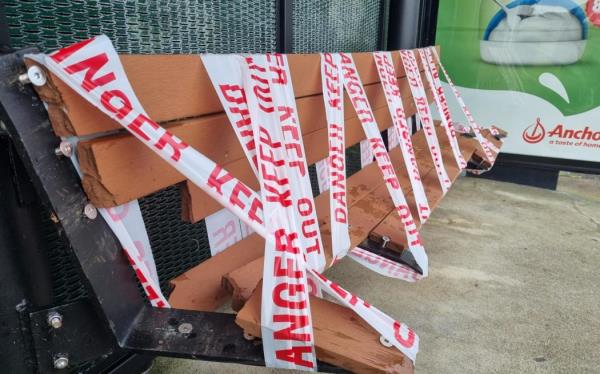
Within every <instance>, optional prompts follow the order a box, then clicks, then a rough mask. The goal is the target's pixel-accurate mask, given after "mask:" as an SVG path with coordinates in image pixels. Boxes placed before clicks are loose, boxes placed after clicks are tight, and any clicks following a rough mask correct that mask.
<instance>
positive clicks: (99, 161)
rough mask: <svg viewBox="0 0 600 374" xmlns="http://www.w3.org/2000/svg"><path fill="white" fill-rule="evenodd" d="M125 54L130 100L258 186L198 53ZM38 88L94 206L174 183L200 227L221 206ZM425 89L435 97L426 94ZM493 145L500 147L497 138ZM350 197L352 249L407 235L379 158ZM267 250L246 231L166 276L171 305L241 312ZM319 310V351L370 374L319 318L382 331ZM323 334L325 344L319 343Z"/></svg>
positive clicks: (358, 130) (323, 146)
mask: <svg viewBox="0 0 600 374" xmlns="http://www.w3.org/2000/svg"><path fill="white" fill-rule="evenodd" d="M120 57H121V60H122V63H123V66H124V68H125V71H126V73H127V76H128V78H129V80H130V82H131V84H132V86H133V89H134V90H135V92H136V95H137V96H138V98H139V99H140V102H141V103H142V105H143V106H144V108H145V109H146V111H147V112H148V114H149V116H150V117H151V118H153V119H154V120H155V121H157V122H159V123H160V124H161V125H162V126H164V127H166V128H168V129H169V130H170V131H171V132H172V133H174V134H175V135H177V136H179V137H180V138H181V139H183V140H184V141H185V142H186V143H188V144H189V145H190V146H192V147H194V148H196V149H197V150H198V151H200V152H202V153H203V154H204V155H206V156H207V157H209V158H211V159H212V160H213V161H215V162H217V163H218V164H220V165H222V166H223V167H224V168H225V169H227V170H228V171H229V172H231V173H232V174H233V175H234V176H236V177H237V178H239V179H240V180H242V181H243V182H244V183H246V184H247V185H248V186H250V187H252V188H254V189H258V182H257V180H256V177H255V175H254V173H253V172H252V169H251V167H250V165H249V163H248V161H247V159H246V157H245V155H244V152H243V150H242V148H241V146H240V144H239V142H238V140H237V137H236V136H235V134H234V132H233V130H232V128H231V126H230V124H229V121H228V119H227V116H226V115H225V114H224V113H223V109H222V107H221V104H220V102H219V100H218V97H217V94H216V92H215V90H214V88H213V86H212V84H211V82H210V79H209V78H208V75H207V72H206V70H205V68H204V66H203V65H202V61H201V59H200V58H199V57H198V56H137V55H122V56H120ZM353 57H354V61H355V63H356V66H357V69H358V72H359V75H360V77H361V79H362V81H363V84H364V86H365V92H366V94H367V97H368V99H369V101H370V104H371V106H372V108H373V111H374V115H375V117H376V120H377V123H378V125H379V130H381V131H384V130H386V129H388V128H390V127H391V125H392V122H391V117H390V115H389V110H388V107H387V103H386V100H385V96H384V93H383V90H382V87H381V84H380V83H379V75H378V73H377V69H376V66H375V62H374V60H373V56H372V54H370V53H355V54H353ZM288 60H289V64H290V69H291V71H292V81H293V86H294V91H295V96H296V101H297V108H298V115H299V119H300V124H301V128H302V133H303V139H304V144H305V148H306V156H307V162H308V164H309V165H311V164H314V163H315V162H316V161H319V160H321V159H324V158H326V157H327V155H328V146H327V144H328V140H327V127H326V121H325V108H324V104H323V96H322V92H321V77H320V60H319V55H290V56H288ZM393 60H394V61H393V62H394V65H395V69H396V72H397V75H398V77H397V78H398V86H399V87H400V90H401V95H402V98H403V104H404V108H405V112H406V114H407V116H411V115H414V114H415V111H416V110H415V107H414V103H413V101H412V100H411V93H410V89H409V87H408V84H407V79H406V75H405V72H404V68H403V66H402V64H401V63H400V58H399V55H398V53H394V54H393ZM28 64H29V65H32V64H34V62H32V61H28ZM37 90H38V93H39V95H40V97H41V98H42V99H43V100H44V101H45V102H46V104H47V105H48V113H49V117H50V120H51V122H52V125H53V129H54V131H55V133H56V135H57V136H64V137H67V136H77V137H80V138H82V140H81V141H80V142H79V144H78V147H77V156H78V160H79V162H80V166H81V171H82V174H83V179H82V185H83V187H84V189H85V191H86V193H87V195H88V197H89V199H90V201H91V202H92V203H93V204H94V205H96V206H98V207H112V206H116V205H119V204H123V203H125V202H128V201H131V200H134V199H139V198H142V197H144V196H147V195H149V194H151V193H154V192H156V191H159V190H162V189H164V188H166V187H168V186H171V185H174V184H179V185H180V187H181V193H182V201H183V204H182V219H184V220H188V221H190V222H197V221H199V220H201V219H204V218H205V217H207V216H208V215H210V214H212V213H215V212H217V211H218V210H220V209H221V206H220V205H219V204H218V203H217V202H216V201H214V200H212V199H211V198H209V197H208V195H206V194H205V193H204V192H203V191H201V190H200V189H199V188H197V187H196V186H195V185H193V184H192V183H190V182H188V181H186V180H185V178H184V177H183V176H182V175H181V174H179V173H178V172H177V171H175V170H174V169H173V168H171V167H170V166H169V165H168V164H167V163H165V162H164V161H162V160H161V159H160V158H159V157H158V156H156V155H155V154H153V153H152V152H151V151H150V150H148V149H146V148H145V146H144V145H143V144H141V143H140V142H138V141H137V140H136V139H135V138H134V137H133V136H131V135H129V134H127V133H125V132H124V131H122V130H121V127H120V126H119V125H118V124H117V123H116V122H114V121H113V120H111V119H110V118H109V117H107V116H105V115H103V114H102V113H101V112H100V111H99V110H97V109H96V108H95V107H93V106H92V105H91V104H89V103H88V102H87V101H85V100H84V99H83V98H81V97H80V96H79V95H78V94H76V93H75V92H74V91H73V90H71V89H70V88H69V87H68V86H67V85H66V84H64V83H63V82H62V81H60V80H59V79H57V78H56V77H55V76H53V75H52V74H50V73H48V84H46V85H45V86H42V87H38V88H37ZM428 96H429V99H430V102H431V95H430V93H428ZM344 116H345V131H346V147H350V146H352V145H354V144H357V143H359V142H360V141H361V140H363V139H365V134H364V132H363V130H362V127H361V124H360V121H359V119H358V117H357V116H356V113H355V112H354V109H353V108H352V105H351V104H350V103H349V101H348V98H346V103H345V115H344ZM436 127H437V131H438V138H439V139H440V143H441V147H442V151H443V156H444V164H445V166H446V169H447V171H448V173H449V175H450V177H451V179H452V180H453V181H454V180H455V179H456V178H457V177H458V176H459V174H460V171H459V170H458V168H457V166H456V164H455V162H454V160H453V158H452V155H451V149H450V144H449V141H448V139H447V137H446V135H445V132H444V131H443V129H441V127H439V126H436ZM486 136H487V138H488V139H490V141H493V142H496V140H495V139H494V138H493V137H492V136H491V135H490V134H489V133H486ZM412 139H413V145H414V150H415V153H416V155H417V159H418V165H419V170H420V172H421V176H422V179H423V183H424V186H425V190H426V194H427V198H428V200H429V202H430V206H431V208H432V209H433V208H434V207H435V206H436V205H437V204H438V203H439V201H440V200H441V198H442V196H443V194H442V191H441V188H440V186H439V182H438V180H437V176H436V174H435V171H434V167H433V161H432V159H431V156H430V154H429V151H428V148H427V144H426V141H425V137H424V135H423V133H422V131H419V132H417V133H415V134H414V135H413V138H412ZM459 142H460V146H461V150H462V152H463V156H464V158H465V159H466V160H470V159H478V160H481V159H482V157H483V156H482V155H483V151H482V149H481V147H480V146H479V144H478V142H477V141H476V140H474V139H472V138H468V137H460V139H459ZM496 145H498V146H499V143H498V144H496ZM390 157H391V159H392V162H393V164H394V166H395V168H396V172H397V173H398V177H399V179H400V180H401V185H402V189H403V191H404V193H405V195H406V197H407V200H408V201H409V205H410V206H411V209H412V210H413V212H414V211H415V207H414V200H413V198H412V194H411V186H410V183H409V180H408V175H407V171H406V170H405V168H404V163H403V161H402V154H401V152H400V150H399V149H398V148H396V149H393V150H391V152H390ZM315 203H316V210H317V214H318V217H319V226H320V229H321V233H322V238H323V244H324V246H325V253H326V255H327V256H329V258H331V237H330V230H329V205H328V204H329V198H328V192H325V193H323V194H321V195H319V196H318V197H317V198H316V201H315ZM348 204H349V215H350V220H349V221H350V225H351V227H350V235H351V240H352V245H353V246H356V245H358V244H360V243H361V242H363V241H364V240H366V239H367V238H369V237H371V238H372V239H377V238H382V237H384V236H385V237H388V238H390V239H391V241H390V243H389V244H388V248H390V249H392V250H395V251H396V252H397V253H401V252H402V248H403V241H404V238H403V235H402V234H401V232H402V230H399V228H400V227H402V226H401V225H402V223H401V222H400V221H399V219H398V217H397V216H396V214H395V213H394V212H393V208H394V207H393V205H392V202H391V200H390V199H389V195H388V193H387V190H386V187H385V184H384V182H383V179H382V178H381V175H380V172H379V170H378V168H377V165H376V164H374V163H373V164H371V165H368V166H367V167H365V168H363V169H362V170H360V171H359V172H357V173H356V174H354V175H352V176H350V177H349V178H348ZM414 213H416V212H414ZM414 213H413V214H414ZM392 228H394V229H392ZM263 248H264V242H263V239H262V238H260V237H259V236H258V235H256V234H254V235H250V236H248V237H247V238H245V239H244V240H242V241H240V242H238V243H236V244H234V245H233V246H232V247H230V248H229V249H227V250H226V251H225V252H222V253H220V254H218V255H216V256H214V257H212V258H210V259H209V260H207V261H205V262H203V263H201V264H199V265H198V266H196V267H194V268H192V269H189V270H188V271H186V272H185V273H183V274H181V275H180V276H178V277H177V278H175V279H173V280H172V284H173V285H174V286H175V287H174V290H173V292H172V294H171V296H170V302H171V303H172V306H173V307H176V308H182V309H192V310H204V311H210V310H215V309H217V308H218V307H220V306H221V305H223V304H224V303H225V302H226V301H227V299H228V291H229V292H232V293H233V294H234V296H235V297H234V300H235V305H234V306H235V307H236V309H239V308H241V307H242V306H243V304H244V302H246V300H248V298H250V296H251V295H252V293H253V291H254V290H255V289H256V287H257V285H258V283H259V282H260V275H261V274H262V252H263ZM328 263H329V261H328ZM223 284H224V286H223ZM257 293H259V292H257ZM257 297H260V295H259V296H255V299H256V298H257ZM255 303H256V301H254V303H247V304H246V308H245V310H246V312H247V313H250V314H247V313H246V314H243V315H242V316H245V315H248V316H250V317H248V318H256V310H255V309H248V308H251V307H252V306H253V305H254V306H255V305H260V302H258V304H255ZM314 305H315V307H314V308H313V316H314V319H315V326H316V330H317V351H318V352H320V355H319V358H320V359H323V360H325V361H327V362H331V363H334V364H336V365H339V366H340V367H343V368H346V369H348V370H352V371H359V372H365V371H368V370H367V369H368V368H372V369H373V370H375V369H374V366H373V365H375V363H369V362H363V361H360V362H356V360H353V359H352V358H351V357H350V352H348V351H346V349H345V347H346V346H347V344H349V342H348V341H347V340H346V338H345V337H344V336H342V335H340V334H336V333H335V331H334V330H330V329H319V327H318V326H319V324H318V323H319V321H321V320H322V319H321V318H322V316H324V315H327V314H331V315H338V314H339V315H340V320H339V322H340V326H345V327H343V328H348V329H352V331H351V332H348V334H349V335H354V336H360V334H361V333H365V334H366V333H368V334H370V335H372V336H373V337H375V336H376V335H377V334H376V333H375V332H374V330H372V329H371V328H370V327H368V325H365V324H362V323H356V320H358V317H356V316H354V315H353V312H352V311H350V310H344V311H343V312H341V311H340V310H339V308H340V307H339V306H337V305H335V304H333V303H330V302H328V301H323V300H321V301H315V302H314ZM239 320H240V324H241V325H242V326H243V327H244V329H246V330H247V331H249V332H251V333H252V334H254V335H256V334H257V332H256V328H257V327H256V324H254V325H252V324H248V323H247V321H248V319H242V318H241V316H240V319H239ZM258 320H259V319H258ZM243 321H245V322H243ZM344 321H346V322H344ZM348 321H354V322H353V323H348ZM360 331H363V332H360ZM357 334H358V335H357ZM319 340H320V341H321V343H320V342H319ZM326 341H327V342H328V343H327V344H330V345H329V346H325V342H326ZM366 344H367V345H368V347H369V348H368V349H371V350H374V351H386V353H385V354H383V355H382V356H381V357H380V361H381V362H379V363H378V364H377V365H383V366H382V367H385V366H386V365H388V364H390V365H392V366H393V365H400V366H399V367H402V368H403V370H407V371H406V372H410V371H412V363H410V360H406V359H405V358H404V357H403V355H402V354H401V353H400V352H399V351H397V350H395V349H388V348H385V347H382V346H380V345H379V341H378V340H376V339H371V340H369V341H368V342H367V343H366ZM376 357H379V356H376ZM406 363H409V364H410V365H409V366H410V367H409V366H407V365H406ZM403 365H404V366H403ZM373 372H374V371H373ZM402 372H404V371H402Z"/></svg>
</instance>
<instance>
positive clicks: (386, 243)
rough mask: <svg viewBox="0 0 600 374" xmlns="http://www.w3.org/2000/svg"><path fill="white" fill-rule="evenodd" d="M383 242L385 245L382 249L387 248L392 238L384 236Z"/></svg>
mask: <svg viewBox="0 0 600 374" xmlns="http://www.w3.org/2000/svg"><path fill="white" fill-rule="evenodd" d="M381 240H383V244H382V245H381V248H385V247H386V246H387V245H388V243H389V242H390V238H389V237H388V236H383V237H382V238H381Z"/></svg>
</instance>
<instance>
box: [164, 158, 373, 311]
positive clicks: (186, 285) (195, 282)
mask: <svg viewBox="0 0 600 374" xmlns="http://www.w3.org/2000/svg"><path fill="white" fill-rule="evenodd" d="M381 183H383V178H381V173H380V172H379V170H378V168H377V165H375V164H370V165H368V166H366V167H365V168H363V169H362V170H360V171H359V172H357V173H356V174H354V175H353V176H351V177H350V178H348V181H347V190H348V199H347V201H348V205H349V206H351V205H353V204H354V203H356V202H357V201H360V200H361V199H363V198H364V197H365V196H366V195H368V194H369V193H370V192H371V191H373V190H374V189H375V188H376V187H377V186H378V185H379V184H381ZM315 210H316V212H317V217H319V229H320V230H321V238H322V240H323V245H324V246H325V249H324V250H325V253H326V255H327V257H328V258H329V259H328V263H329V262H330V260H331V229H330V222H329V221H330V220H329V191H326V192H324V193H322V194H320V195H319V196H317V197H316V198H315ZM365 237H366V234H365ZM362 239H364V237H363V238H362ZM362 239H361V240H362ZM355 240H356V239H355ZM257 248H259V250H258V251H257ZM263 250H264V240H263V238H262V237H260V236H259V235H258V234H251V235H249V236H248V237H246V238H244V239H243V240H241V241H239V242H237V243H236V244H234V245H233V246H231V247H229V248H228V249H227V250H226V251H224V252H221V253H219V254H217V255H216V256H214V257H211V258H209V259H208V260H206V261H204V262H202V263H200V264H198V265H196V266H195V267H193V268H192V269H190V270H188V271H186V272H185V273H184V274H182V275H180V276H179V277H177V278H175V279H174V280H173V281H172V283H173V285H174V286H175V289H174V290H173V292H172V293H171V296H170V298H169V302H170V303H171V304H173V306H175V307H177V308H182V309H191V310H203V311H212V310H215V309H217V308H218V307H220V306H221V305H222V304H223V303H224V302H225V301H226V299H227V294H226V293H225V292H224V291H223V289H222V288H221V279H222V278H223V277H224V276H225V275H227V274H229V273H230V272H232V271H234V270H235V269H237V268H240V267H242V266H244V265H245V264H248V263H250V262H251V261H252V260H254V259H257V258H260V259H261V260H260V261H261V262H260V266H261V267H260V269H258V270H256V271H257V273H256V274H255V275H256V276H257V278H256V280H250V281H243V282H242V281H240V282H239V284H238V286H239V287H244V285H246V284H247V285H250V286H248V289H254V286H256V284H257V282H258V281H259V280H260V278H261V276H262V255H263ZM200 285H201V286H200ZM238 286H236V287H238Z"/></svg>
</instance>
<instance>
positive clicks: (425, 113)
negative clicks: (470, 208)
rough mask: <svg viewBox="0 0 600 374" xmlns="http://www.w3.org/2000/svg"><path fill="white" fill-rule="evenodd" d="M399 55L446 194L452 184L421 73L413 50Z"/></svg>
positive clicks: (404, 51)
mask: <svg viewBox="0 0 600 374" xmlns="http://www.w3.org/2000/svg"><path fill="white" fill-rule="evenodd" d="M400 57H401V59H402V64H403V65H404V70H405V71H406V77H407V79H408V85H409V87H410V91H411V93H412V97H413V101H414V103H415V107H416V108H417V114H418V115H419V119H420V120H421V124H422V125H423V130H424V132H425V138H426V139H427V145H428V146H429V152H430V153H431V158H432V159H433V165H434V167H435V171H436V173H437V176H438V179H439V181H440V186H441V187H442V192H443V193H444V194H446V192H448V190H449V189H450V187H451V186H452V182H451V181H450V178H448V173H447V172H446V168H445V166H444V160H443V159H442V149H441V147H440V143H439V141H438V138H437V134H436V132H435V127H434V124H433V117H432V116H431V111H430V110H429V101H428V100H427V95H426V94H425V87H424V86H423V82H422V81H421V73H420V72H419V67H418V65H417V60H416V58H415V55H414V52H413V51H411V50H403V51H400Z"/></svg>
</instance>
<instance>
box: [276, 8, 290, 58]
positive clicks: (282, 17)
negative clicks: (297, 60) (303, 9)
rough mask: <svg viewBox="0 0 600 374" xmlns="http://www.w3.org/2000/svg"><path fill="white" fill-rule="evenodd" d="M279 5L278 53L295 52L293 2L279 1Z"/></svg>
mask: <svg viewBox="0 0 600 374" xmlns="http://www.w3.org/2000/svg"><path fill="white" fill-rule="evenodd" d="M276 4H277V52H279V53H292V52H293V51H294V34H293V33H294V25H293V19H292V15H293V7H294V1H293V0H279V1H277V2H276Z"/></svg>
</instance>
